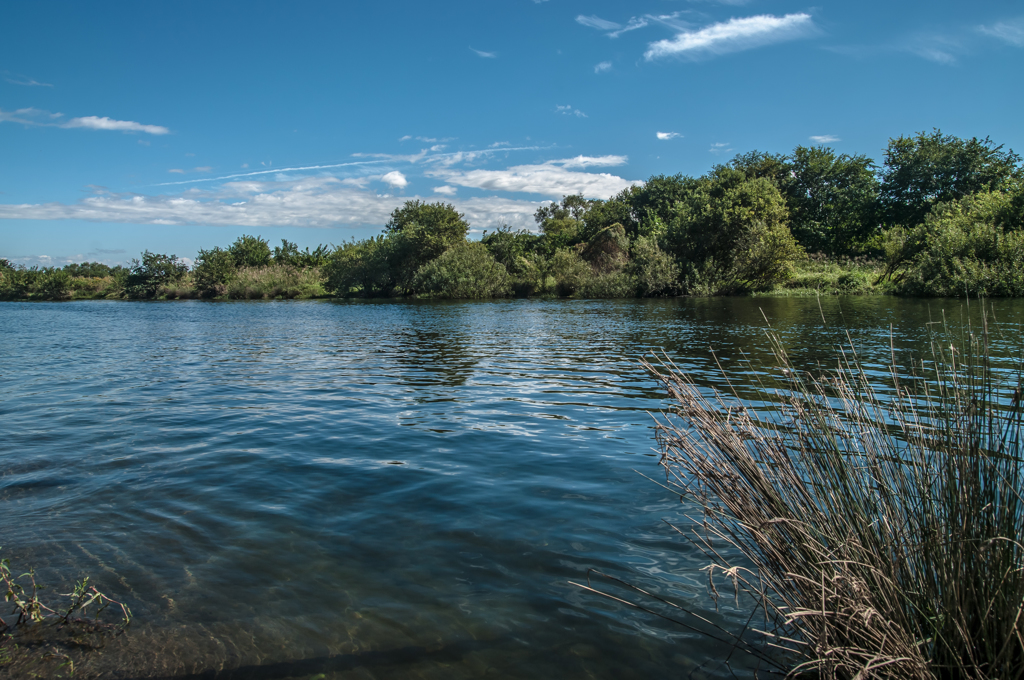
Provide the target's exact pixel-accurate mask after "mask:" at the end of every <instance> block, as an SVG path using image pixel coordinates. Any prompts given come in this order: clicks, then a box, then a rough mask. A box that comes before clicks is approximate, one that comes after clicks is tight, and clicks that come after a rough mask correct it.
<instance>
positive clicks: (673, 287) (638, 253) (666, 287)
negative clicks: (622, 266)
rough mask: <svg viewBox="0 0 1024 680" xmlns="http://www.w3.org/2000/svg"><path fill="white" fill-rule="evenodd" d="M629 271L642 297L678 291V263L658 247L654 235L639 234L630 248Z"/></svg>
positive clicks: (671, 293)
mask: <svg viewBox="0 0 1024 680" xmlns="http://www.w3.org/2000/svg"><path fill="white" fill-rule="evenodd" d="M630 255H631V258H630V262H629V273H630V274H631V275H632V277H633V279H634V280H635V281H636V291H637V294H638V295H640V296H642V297H651V296H655V295H673V294H675V293H678V292H679V274H680V269H679V265H678V264H676V262H675V260H674V259H673V258H672V256H671V255H669V254H668V253H666V252H665V251H663V250H662V249H661V248H659V247H658V241H657V239H656V238H655V237H654V236H640V237H638V238H636V239H635V240H634V241H633V244H632V248H631V250H630Z"/></svg>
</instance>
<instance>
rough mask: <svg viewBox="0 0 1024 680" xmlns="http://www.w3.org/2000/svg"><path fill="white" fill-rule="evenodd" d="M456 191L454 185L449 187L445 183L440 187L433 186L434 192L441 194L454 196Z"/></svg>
mask: <svg viewBox="0 0 1024 680" xmlns="http://www.w3.org/2000/svg"><path fill="white" fill-rule="evenodd" d="M456 192H458V189H456V188H455V187H450V186H448V185H447V184H446V185H444V186H440V187H434V193H435V194H441V195H442V196H454V195H455V194H456Z"/></svg>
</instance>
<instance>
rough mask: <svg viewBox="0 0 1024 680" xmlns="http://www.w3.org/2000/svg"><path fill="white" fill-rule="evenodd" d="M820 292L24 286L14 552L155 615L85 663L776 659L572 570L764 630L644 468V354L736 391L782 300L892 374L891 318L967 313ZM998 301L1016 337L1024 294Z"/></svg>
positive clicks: (242, 668)
mask: <svg viewBox="0 0 1024 680" xmlns="http://www.w3.org/2000/svg"><path fill="white" fill-rule="evenodd" d="M821 305H822V306H821V308H820V309H819V305H818V302H816V301H814V300H806V299H748V298H737V299H709V300H652V301H528V300H518V301H497V302H458V303H439V302H425V303H424V302H380V303H374V302H270V303H202V302H174V303H127V302H120V303H116V302H110V303H106V302H81V303H59V304H56V303H55V304H41V303H37V304H29V303H0V362H2V365H0V537H2V540H0V544H2V545H3V555H4V556H6V557H9V558H11V559H12V560H13V561H14V562H15V563H16V565H15V566H19V565H20V566H24V567H28V566H31V565H34V566H36V567H37V568H38V569H39V572H40V576H41V579H42V580H43V581H46V582H48V583H53V584H55V585H56V586H57V590H61V589H62V588H67V587H68V584H69V583H70V582H71V581H72V580H73V579H76V578H79V577H81V576H83V575H89V576H91V578H92V581H93V582H95V583H96V585H97V586H99V588H100V589H101V590H103V591H104V592H107V593H108V594H110V595H111V596H113V597H116V598H118V599H122V600H124V601H125V602H126V603H127V604H129V605H130V606H131V608H132V610H133V612H134V614H135V616H136V621H135V623H134V624H133V628H132V631H131V633H130V634H129V635H127V636H124V637H122V638H119V639H118V641H117V643H116V644H112V645H110V646H109V647H108V649H105V650H104V652H103V653H102V654H100V655H96V657H95V658H93V659H90V660H89V665H87V666H86V667H85V668H84V669H83V670H82V671H81V673H84V674H88V673H94V674H107V675H108V676H110V677H166V678H170V677H177V678H181V677H188V676H189V674H198V673H203V672H209V671H214V670H221V671H223V673H222V675H219V676H218V677H239V678H241V677H258V678H290V677H318V676H321V675H322V676H323V677H328V678H333V677H339V678H341V677H345V678H348V677H380V678H384V677H395V678H405V677H429V678H464V677H480V676H484V675H488V674H494V675H498V676H501V677H522V678H537V677H594V678H622V677H644V678H657V677H679V676H689V677H694V678H701V677H714V678H718V677H722V678H724V677H733V674H735V675H736V676H738V677H747V676H750V675H751V674H752V672H753V669H754V668H755V666H756V664H755V662H754V661H752V660H751V659H748V658H743V657H742V655H737V654H734V655H733V656H732V658H729V647H728V646H726V645H722V644H719V643H717V642H714V641H713V640H711V639H709V638H708V637H707V636H705V635H701V634H697V633H695V632H693V631H690V630H687V629H685V628H683V627H680V626H678V625H675V624H672V623H669V622H666V621H664V620H661V619H658V618H656V617H653V616H651V615H650V614H646V613H644V612H641V611H638V610H635V609H630V608H628V607H626V606H624V605H621V604H617V603H615V602H611V601H609V600H606V599H603V598H600V597H598V596H596V595H593V594H590V593H587V592H585V591H583V590H581V589H579V588H577V587H575V586H573V585H570V583H569V581H577V582H580V581H583V580H585V579H586V578H587V573H588V570H589V569H597V570H600V571H602V572H606V573H608V574H612V575H615V576H617V577H621V578H625V579H627V580H629V581H630V582H633V583H636V584H637V585H640V586H642V587H644V588H647V589H650V590H652V591H655V592H661V593H665V594H670V595H671V596H672V597H673V598H674V599H676V600H677V601H679V602H682V603H684V604H685V605H686V606H688V607H690V608H692V609H693V610H694V611H696V612H698V613H701V614H702V615H703V616H707V617H709V618H710V619H712V620H713V621H715V622H718V623H721V624H723V625H726V626H734V625H735V624H736V623H737V622H742V621H744V620H745V618H746V615H747V613H748V612H747V611H746V610H745V607H744V605H743V603H740V605H739V607H736V606H735V604H734V603H733V602H732V600H731V599H730V598H725V599H723V600H722V601H721V602H720V603H719V605H720V606H719V608H718V609H716V607H715V604H714V602H713V601H712V600H711V599H710V597H709V596H708V594H707V592H706V588H705V581H704V579H705V576H704V574H703V572H701V571H700V568H701V567H702V566H704V565H705V564H706V563H707V560H706V558H704V557H703V556H702V555H700V554H699V553H698V552H697V551H696V550H695V549H694V548H692V547H691V546H689V545H688V544H687V543H686V542H685V541H682V540H680V539H679V537H678V535H677V534H675V532H674V531H673V530H672V529H671V528H670V527H668V526H667V525H666V523H665V522H664V520H666V519H667V520H670V521H673V522H680V521H683V518H684V515H685V514H686V512H687V510H688V508H687V506H685V505H681V504H680V502H679V499H678V498H677V497H674V496H672V495H671V494H670V493H668V492H667V491H665V490H664V489H662V488H660V487H659V486H657V485H656V484H654V483H653V482H652V481H649V480H648V479H645V478H644V477H643V476H641V475H640V474H638V472H640V473H643V474H644V475H649V476H651V477H654V478H657V477H658V475H659V468H658V466H657V457H656V455H655V454H654V452H653V451H651V447H652V446H653V439H652V435H653V430H652V428H651V417H650V415H648V411H656V410H658V409H659V408H660V407H661V406H662V405H663V401H662V397H661V394H660V393H659V391H658V389H657V385H656V384H655V383H654V382H653V381H652V380H650V379H649V378H648V377H647V376H646V375H645V374H644V373H643V371H642V370H641V369H640V368H639V366H638V365H637V359H638V357H640V356H641V355H642V354H644V353H645V352H648V351H651V350H655V349H664V350H665V351H666V352H667V353H668V354H669V355H670V356H671V357H672V358H673V359H675V360H676V361H677V363H678V364H679V366H680V367H682V368H683V369H685V370H686V371H688V372H689V373H690V374H691V375H693V376H695V378H696V379H697V380H698V382H700V383H702V384H705V385H708V386H715V385H719V384H721V382H722V380H721V377H720V376H719V373H718V369H717V368H716V367H715V364H714V361H713V359H712V357H711V355H710V353H709V351H708V350H709V348H714V350H715V351H716V352H717V353H718V355H719V357H720V358H721V359H722V362H723V365H724V367H725V369H726V370H727V371H729V372H730V374H731V376H732V378H733V379H734V380H736V381H737V382H738V384H739V385H741V386H742V384H743V383H744V381H746V382H749V381H750V380H751V379H752V377H753V376H752V375H751V374H750V371H749V369H747V368H745V367H744V366H743V365H741V363H740V362H739V361H737V359H738V357H739V356H741V354H746V355H747V356H749V357H751V358H753V359H754V360H755V364H756V362H757V361H761V360H766V359H767V349H768V347H767V343H766V342H765V341H764V335H763V329H764V327H765V318H767V319H768V320H769V321H770V322H771V323H772V325H773V326H774V327H776V328H777V329H778V330H779V331H780V332H781V333H782V336H783V338H784V339H785V341H786V343H787V345H788V347H789V348H790V349H791V355H792V358H793V359H794V361H795V362H797V363H798V364H800V365H807V366H811V365H813V364H814V363H816V362H819V361H828V359H829V358H830V357H831V356H832V348H833V347H834V345H835V342H836V338H837V335H836V329H837V328H839V327H845V328H847V329H849V330H850V332H851V335H852V336H853V338H854V340H855V342H856V343H857V344H858V346H859V347H860V349H861V352H862V354H861V356H862V359H863V360H864V361H865V362H867V363H868V364H878V363H880V362H882V361H884V360H885V359H886V358H887V355H888V352H889V342H890V326H891V327H892V328H893V331H892V339H893V342H894V343H895V345H896V346H897V348H898V349H900V350H901V351H902V350H910V349H912V350H914V351H917V352H920V351H922V350H923V349H924V347H925V341H926V335H927V328H926V327H927V323H928V322H929V321H937V320H939V319H941V318H942V313H943V310H945V311H946V314H947V316H949V317H951V318H955V319H958V318H960V317H961V316H962V315H963V314H964V311H963V310H964V307H963V303H961V302H959V301H949V300H942V301H935V300H932V301H914V300H897V299H892V298H845V299H827V300H823V301H822V303H821ZM995 307H996V315H997V318H998V320H999V321H1000V322H1001V329H1002V333H1003V337H1004V340H1002V341H1000V342H999V343H997V345H996V352H997V353H998V352H999V351H1001V348H1005V347H1008V346H1009V345H1010V344H1013V342H1014V341H1016V340H1017V339H1019V338H1020V337H1021V336H1022V335H1024V303H1022V302H1020V301H997V302H996V303H995ZM823 317H824V321H823ZM1000 343H1002V344H1000ZM1007 343H1009V344H1007ZM1006 351H1009V350H1006ZM598 582H600V581H598ZM600 585H601V587H602V588H605V589H607V590H612V591H614V592H617V593H618V594H620V595H624V593H623V592H622V591H621V589H618V590H616V589H615V588H614V586H613V584H610V583H606V582H605V583H600ZM727 660H728V664H727V663H726V661H727ZM229 671H230V672H229Z"/></svg>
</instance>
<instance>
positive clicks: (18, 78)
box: [0, 71, 53, 87]
mask: <svg viewBox="0 0 1024 680" xmlns="http://www.w3.org/2000/svg"><path fill="white" fill-rule="evenodd" d="M0 74H3V78H4V80H5V81H7V82H8V83H10V84H11V85H25V86H27V87H53V85H52V84H50V83H41V82H39V81H38V80H36V79H34V78H29V77H28V76H22V75H18V74H16V73H11V72H10V71H0Z"/></svg>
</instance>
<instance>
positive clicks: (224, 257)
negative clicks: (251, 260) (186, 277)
mask: <svg viewBox="0 0 1024 680" xmlns="http://www.w3.org/2000/svg"><path fill="white" fill-rule="evenodd" d="M237 271H238V268H237V267H236V266H235V257H234V255H233V254H232V253H231V252H230V251H228V250H222V249H220V248H218V247H214V248H212V249H210V250H200V251H199V254H198V255H196V261H195V265H194V266H193V267H192V282H193V284H194V285H195V287H196V290H197V291H198V292H199V295H200V296H201V297H217V296H219V295H224V294H225V293H226V292H227V285H228V283H230V281H231V279H232V278H234V276H235V274H236V273H237Z"/></svg>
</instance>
